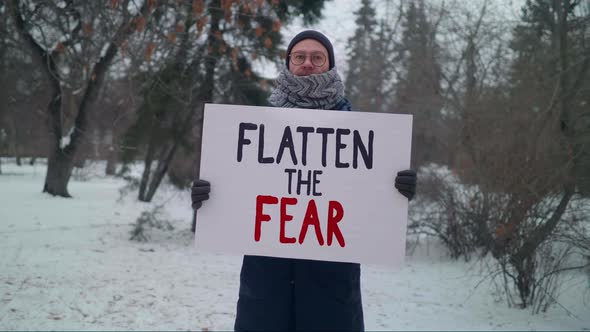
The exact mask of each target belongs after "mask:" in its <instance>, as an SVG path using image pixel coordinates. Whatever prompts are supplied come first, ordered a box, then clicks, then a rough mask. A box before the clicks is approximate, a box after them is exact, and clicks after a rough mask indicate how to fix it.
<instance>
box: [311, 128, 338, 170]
mask: <svg viewBox="0 0 590 332" xmlns="http://www.w3.org/2000/svg"><path fill="white" fill-rule="evenodd" d="M315 131H316V133H320V134H322V166H324V167H326V150H327V149H326V147H327V145H328V135H329V134H333V133H334V129H333V128H317V129H316V130H315Z"/></svg>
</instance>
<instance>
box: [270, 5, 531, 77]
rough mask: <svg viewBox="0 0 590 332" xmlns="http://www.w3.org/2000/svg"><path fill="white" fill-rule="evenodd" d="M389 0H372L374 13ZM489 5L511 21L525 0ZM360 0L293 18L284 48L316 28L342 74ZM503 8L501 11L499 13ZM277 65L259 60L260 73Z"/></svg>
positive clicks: (274, 71)
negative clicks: (310, 18) (313, 16)
mask: <svg viewBox="0 0 590 332" xmlns="http://www.w3.org/2000/svg"><path fill="white" fill-rule="evenodd" d="M387 1H388V0H374V4H376V7H377V8H376V11H377V16H380V15H383V14H384V11H385V10H384V8H385V2H387ZM484 1H486V0H470V2H469V3H468V4H467V3H465V2H462V1H458V0H430V1H427V2H430V3H432V4H436V3H439V2H440V4H441V5H442V4H443V3H444V5H445V7H446V8H447V9H449V10H451V11H452V8H453V7H454V6H455V5H456V4H461V6H462V7H463V8H465V7H469V8H471V9H472V10H475V11H476V12H477V9H478V8H481V5H482V4H483V3H484ZM487 1H488V6H489V7H488V8H489V10H490V11H492V12H496V14H497V15H498V17H501V18H502V20H506V21H508V22H510V21H511V22H514V21H516V20H518V19H519V17H520V13H521V11H520V8H521V6H522V5H523V4H524V2H525V0H487ZM360 5H361V1H360V0H332V1H328V2H327V3H326V4H325V6H324V11H323V18H322V20H321V21H320V22H318V23H317V24H313V25H311V26H303V24H302V22H301V20H300V19H298V20H295V21H294V22H293V23H291V24H290V25H288V26H286V27H285V28H284V29H283V37H284V38H283V40H284V43H285V44H284V45H283V47H284V48H287V44H288V43H289V41H290V40H291V38H293V36H295V35H296V34H297V33H298V32H300V31H302V30H305V29H315V30H318V31H320V32H322V33H324V34H325V35H326V36H328V38H330V40H331V41H332V44H333V46H334V55H335V58H336V67H337V68H338V69H339V71H340V73H341V75H343V77H345V74H346V71H347V69H348V68H347V44H348V39H349V38H350V37H351V36H352V35H353V34H354V30H355V28H356V26H355V23H354V20H355V16H354V12H355V11H356V10H357V9H358V8H359V7H360ZM397 5H398V1H393V6H397ZM500 11H502V12H503V13H500ZM280 66H281V67H280V68H277V66H276V65H275V64H273V63H271V62H267V63H261V64H260V67H261V70H260V71H259V72H261V73H262V74H263V76H265V77H268V78H274V77H276V76H277V75H278V71H279V70H280V69H281V68H282V63H281V64H280Z"/></svg>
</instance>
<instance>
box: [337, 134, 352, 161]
mask: <svg viewBox="0 0 590 332" xmlns="http://www.w3.org/2000/svg"><path fill="white" fill-rule="evenodd" d="M342 135H350V129H342V128H338V129H336V168H348V167H349V166H350V164H349V163H343V162H341V161H340V150H343V149H344V148H346V144H344V143H342Z"/></svg>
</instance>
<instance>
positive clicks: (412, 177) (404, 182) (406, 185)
mask: <svg viewBox="0 0 590 332" xmlns="http://www.w3.org/2000/svg"><path fill="white" fill-rule="evenodd" d="M416 179H417V176H416V171H414V170H411V169H407V170H405V171H401V172H398V173H397V176H396V177H395V187H396V188H397V190H399V192H400V193H401V194H402V195H404V196H406V198H407V199H408V201H411V200H412V198H413V197H414V194H416Z"/></svg>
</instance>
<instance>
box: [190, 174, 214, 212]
mask: <svg viewBox="0 0 590 332" xmlns="http://www.w3.org/2000/svg"><path fill="white" fill-rule="evenodd" d="M210 191H211V184H210V183H209V182H208V181H205V180H200V179H197V180H195V181H194V182H193V186H192V187H191V200H192V202H193V204H192V206H193V209H195V210H197V209H198V208H200V207H201V205H203V201H206V200H208V199H209V192H210Z"/></svg>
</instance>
